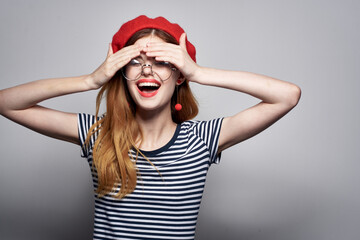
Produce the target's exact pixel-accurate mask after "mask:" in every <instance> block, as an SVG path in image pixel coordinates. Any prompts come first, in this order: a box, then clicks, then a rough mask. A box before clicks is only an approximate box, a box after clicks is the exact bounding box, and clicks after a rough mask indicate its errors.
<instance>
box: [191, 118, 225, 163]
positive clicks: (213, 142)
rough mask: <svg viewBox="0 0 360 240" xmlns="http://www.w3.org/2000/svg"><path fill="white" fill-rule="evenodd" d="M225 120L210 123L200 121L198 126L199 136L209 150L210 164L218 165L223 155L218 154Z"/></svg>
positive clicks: (214, 120) (218, 119)
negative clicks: (222, 125)
mask: <svg viewBox="0 0 360 240" xmlns="http://www.w3.org/2000/svg"><path fill="white" fill-rule="evenodd" d="M223 119H224V118H217V119H213V120H210V121H199V122H198V123H197V124H196V132H197V135H198V136H199V137H200V138H201V139H202V140H203V141H204V143H205V144H206V146H207V148H208V150H209V153H210V164H213V163H215V164H218V163H219V162H220V158H221V154H217V152H218V148H219V135H220V130H221V124H222V121H223Z"/></svg>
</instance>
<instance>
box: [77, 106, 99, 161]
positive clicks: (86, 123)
mask: <svg viewBox="0 0 360 240" xmlns="http://www.w3.org/2000/svg"><path fill="white" fill-rule="evenodd" d="M94 123H95V116H94V115H89V114H85V113H79V114H78V133H79V140H80V143H81V145H80V146H81V157H84V158H87V157H88V155H89V152H90V150H91V149H92V147H93V146H94V143H95V136H92V137H91V139H90V144H89V146H85V140H86V137H87V134H88V132H89V129H90V128H91V126H92V125H93V124H94Z"/></svg>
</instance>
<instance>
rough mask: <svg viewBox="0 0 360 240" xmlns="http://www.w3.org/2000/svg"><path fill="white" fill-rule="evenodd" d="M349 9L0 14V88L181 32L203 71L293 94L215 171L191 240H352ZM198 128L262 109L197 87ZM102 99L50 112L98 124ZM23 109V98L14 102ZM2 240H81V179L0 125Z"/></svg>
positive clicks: (85, 194)
mask: <svg viewBox="0 0 360 240" xmlns="http://www.w3.org/2000/svg"><path fill="white" fill-rule="evenodd" d="M359 12H360V4H359V2H358V1H350V0H346V1H331V0H330V1H309V0H305V1H304V0H301V1H300V0H298V1H285V0H283V1H281V0H275V1H268V0H251V1H250V0H247V1H230V0H222V1H205V0H201V1H173V2H172V1H141V0H137V1H120V0H116V1H115V0H113V1H98V0H81V1H74V0H72V1H69V0H62V1H49V0H35V1H25V0H23V1H19V0H1V2H0V32H1V44H0V63H1V64H0V68H1V71H0V88H6V87H10V86H13V85H17V84H21V83H25V82H28V81H32V80H36V79H41V78H51V77H63V76H64V77H65V76H77V75H81V74H86V73H90V72H92V71H93V70H94V69H95V68H96V67H97V66H98V65H99V64H101V62H102V61H103V59H104V58H105V55H106V51H107V46H108V43H109V42H110V41H111V37H112V35H113V34H114V33H115V32H116V31H117V30H118V28H119V27H120V25H121V24H122V23H123V22H125V21H127V20H129V19H132V18H134V17H136V16H138V15H140V14H147V15H148V16H151V17H156V16H159V15H163V16H165V17H167V18H168V19H169V20H170V21H172V22H177V23H179V24H180V25H181V26H182V27H183V28H184V29H185V30H186V31H187V32H188V38H189V40H190V41H192V42H193V43H194V45H195V46H196V47H197V58H198V63H199V64H200V65H202V66H207V67H216V68H223V69H232V70H245V71H250V72H256V73H261V74H265V75H270V76H273V77H276V78H279V79H283V80H287V81H290V82H293V83H295V84H297V85H299V86H300V87H301V88H302V91H303V94H302V99H301V101H300V103H299V105H298V106H297V107H296V108H295V109H294V110H293V111H292V112H290V113H289V114H288V115H287V116H286V117H284V118H283V119H281V120H280V121H279V122H278V123H276V124H275V125H274V126H272V127H271V128H270V129H268V130H266V131H265V132H263V133H261V134H259V135H258V136H256V137H254V138H252V139H250V140H248V141H246V142H243V143H241V144H239V145H237V146H235V147H232V148H231V149H228V150H226V151H224V153H223V158H222V161H221V164H220V165H219V166H214V167H212V168H211V169H210V172H209V175H208V179H207V186H206V190H205V195H204V198H203V203H202V207H201V211H200V216H199V222H198V228H197V239H247V240H265V239H266V240H282V239H284V240H285V239H286V240H289V239H291V240H325V239H326V240H332V239H334V240H335V239H346V240H348V239H349V240H350V239H354V240H355V239H360V208H359V207H360V190H359V189H360V188H359V186H358V185H359V184H358V183H359V175H360V174H359V173H358V172H359V169H360V163H359V160H360V158H359V156H360V154H359V147H360V128H359V122H360V109H359V102H360V101H359V100H360V99H359V98H360V97H359V94H358V91H359V90H360V86H359V85H360V84H359V79H358V76H359V71H360V70H359V69H360V68H359V57H360V48H359V42H360V33H359V29H358V26H359V20H360V17H359ZM192 87H193V89H194V92H195V94H196V96H197V98H198V100H199V103H200V114H199V115H198V117H197V118H198V119H210V118H213V117H218V116H228V115H232V114H235V113H236V112H238V111H240V110H243V109H245V108H247V107H249V106H251V105H253V104H255V103H257V102H258V100H256V99H253V98H251V97H249V96H246V95H244V94H241V93H236V92H232V91H229V90H224V89H218V88H213V87H205V86H198V85H196V84H192ZM96 93H97V92H88V93H81V94H75V95H71V96H67V97H62V98H58V99H53V100H49V101H46V102H45V103H44V105H45V106H48V107H53V108H57V109H60V110H64V111H70V112H87V113H93V112H94V109H95V96H96ZM19 97H21V96H19ZM0 130H1V135H0V141H1V144H0V158H1V161H0V239H6V240H13V239H30V240H32V239H37V240H39V239H90V238H91V234H92V221H93V219H92V218H93V198H92V185H91V178H90V170H89V167H88V165H87V163H86V160H85V159H82V158H80V150H79V147H78V146H76V145H72V144H69V143H64V142H60V141H57V140H53V139H49V138H46V137H44V136H42V135H39V134H36V133H34V132H31V131H30V130H28V129H25V128H23V127H20V126H18V125H16V124H15V123H12V122H10V121H8V120H7V119H5V118H3V117H0Z"/></svg>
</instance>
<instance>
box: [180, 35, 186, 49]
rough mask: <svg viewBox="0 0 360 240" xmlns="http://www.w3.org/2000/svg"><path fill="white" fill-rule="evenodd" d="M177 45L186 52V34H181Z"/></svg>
mask: <svg viewBox="0 0 360 240" xmlns="http://www.w3.org/2000/svg"><path fill="white" fill-rule="evenodd" d="M179 45H180V47H181V48H183V49H185V50H186V33H183V34H181V36H180V40H179Z"/></svg>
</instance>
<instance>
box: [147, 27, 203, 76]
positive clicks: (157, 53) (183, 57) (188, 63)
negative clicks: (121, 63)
mask: <svg viewBox="0 0 360 240" xmlns="http://www.w3.org/2000/svg"><path fill="white" fill-rule="evenodd" d="M179 44H180V45H176V44H171V43H165V42H149V43H147V45H146V47H145V48H144V49H143V51H144V52H145V53H146V56H148V57H154V58H155V60H156V61H165V62H170V63H171V64H173V65H174V66H175V67H176V68H177V69H178V70H179V71H180V72H181V73H182V74H183V76H184V77H185V78H186V79H187V80H189V81H196V74H197V73H198V72H199V69H200V66H199V65H197V64H196V63H195V62H194V61H193V60H192V58H191V57H190V56H189V54H188V52H187V50H186V33H183V34H182V35H181V36H180V41H179Z"/></svg>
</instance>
